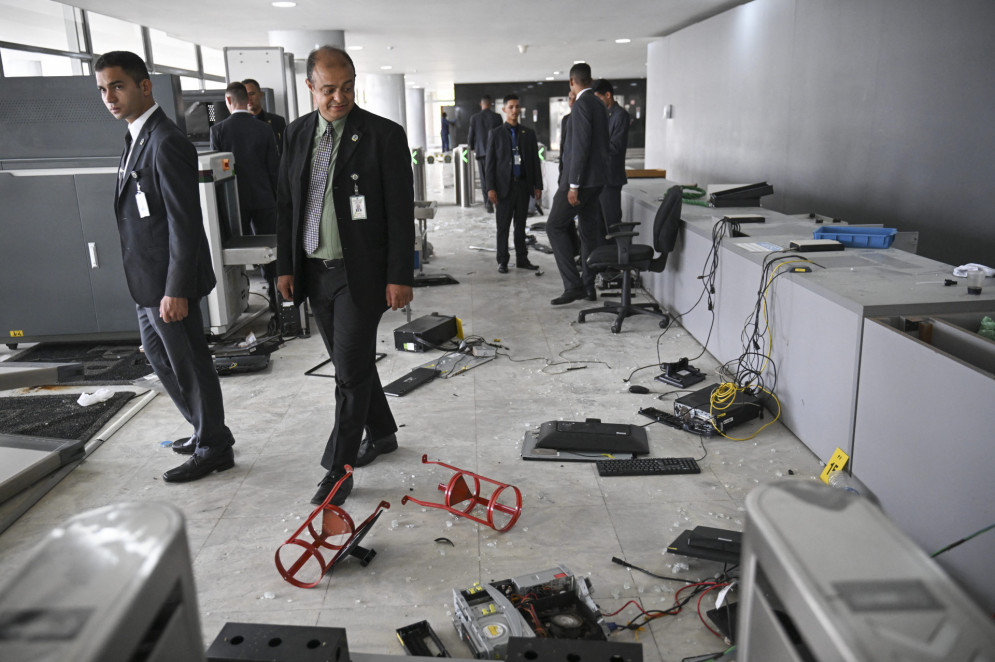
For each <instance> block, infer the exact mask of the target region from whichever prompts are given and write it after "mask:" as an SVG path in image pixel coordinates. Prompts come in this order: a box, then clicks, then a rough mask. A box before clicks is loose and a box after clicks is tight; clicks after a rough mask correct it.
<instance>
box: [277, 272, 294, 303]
mask: <svg viewBox="0 0 995 662" xmlns="http://www.w3.org/2000/svg"><path fill="white" fill-rule="evenodd" d="M276 289H277V290H278V291H279V292H280V296H282V297H283V300H284V301H293V300H294V277H293V276H280V277H279V278H277V279H276Z"/></svg>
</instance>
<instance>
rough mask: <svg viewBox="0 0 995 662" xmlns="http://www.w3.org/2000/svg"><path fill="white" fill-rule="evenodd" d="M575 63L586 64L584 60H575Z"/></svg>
mask: <svg viewBox="0 0 995 662" xmlns="http://www.w3.org/2000/svg"><path fill="white" fill-rule="evenodd" d="M574 64H585V61H584V60H574Z"/></svg>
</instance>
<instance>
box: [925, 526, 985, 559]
mask: <svg viewBox="0 0 995 662" xmlns="http://www.w3.org/2000/svg"><path fill="white" fill-rule="evenodd" d="M992 529H995V524H989V525H988V526H986V527H985V528H983V529H978V530H977V531H975V532H974V533H972V534H971V535H969V536H965V537H963V538H961V539H960V540H958V541H957V542H954V543H950V544H949V545H947V546H946V547H944V548H942V549H939V550H937V551H935V552H933V553H932V554H930V555H929V558H931V559H935V558H936V557H937V556H939V555H940V554H943V553H944V552H949V551H950V550H951V549H953V548H954V547H957V546H958V545H962V544H964V543H966V542H967V541H968V540H971V539H972V538H977V537H978V536H980V535H981V534H982V533H986V532H988V531H991V530H992Z"/></svg>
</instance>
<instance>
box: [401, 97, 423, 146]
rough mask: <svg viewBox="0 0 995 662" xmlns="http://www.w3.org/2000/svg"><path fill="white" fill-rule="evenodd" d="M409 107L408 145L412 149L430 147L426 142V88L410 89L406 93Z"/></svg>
mask: <svg viewBox="0 0 995 662" xmlns="http://www.w3.org/2000/svg"><path fill="white" fill-rule="evenodd" d="M405 102H406V105H407V120H408V122H407V132H408V145H410V146H411V148H412V149H414V148H415V147H421V148H422V149H426V148H427V147H428V144H427V141H426V140H425V88H423V87H409V88H408V89H407V90H406V91H405Z"/></svg>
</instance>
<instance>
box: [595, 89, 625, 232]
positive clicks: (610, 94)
mask: <svg viewBox="0 0 995 662" xmlns="http://www.w3.org/2000/svg"><path fill="white" fill-rule="evenodd" d="M594 95H595V96H596V97H598V98H599V99H601V103H603V104H605V108H607V109H608V181H607V182H605V188H604V189H602V191H601V197H600V198H599V200H600V202H601V215H602V217H603V218H604V225H605V233H608V232H610V228H611V227H612V226H613V225H615V224H617V223H621V222H622V187H623V186H625V183H626V182H628V181H629V179H628V177H626V176H625V150H626V148H627V147H628V145H629V124H630V121H629V113H628V112H627V111H626V110H625V108H623V107H622V106H620V105H618V103H617V102H616V101H615V87H614V86H613V85H612V84H611V83H610V82H608V81H607V80H605V79H603V78H602V79H601V80H599V81H598V82H597V84H595V86H594Z"/></svg>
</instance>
